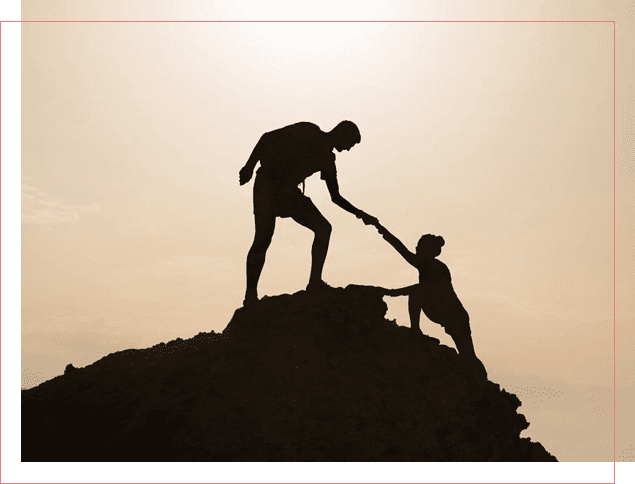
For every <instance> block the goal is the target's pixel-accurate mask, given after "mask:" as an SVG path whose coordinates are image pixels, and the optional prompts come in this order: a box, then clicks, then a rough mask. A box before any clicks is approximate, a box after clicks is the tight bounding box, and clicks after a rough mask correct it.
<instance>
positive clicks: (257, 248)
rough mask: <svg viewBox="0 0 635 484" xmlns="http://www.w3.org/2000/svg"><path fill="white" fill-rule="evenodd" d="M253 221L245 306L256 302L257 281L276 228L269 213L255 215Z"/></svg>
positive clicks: (248, 255)
mask: <svg viewBox="0 0 635 484" xmlns="http://www.w3.org/2000/svg"><path fill="white" fill-rule="evenodd" d="M254 220H255V225H256V233H255V235H254V242H253V243H252V244H251V248H250V249H249V253H248V254H247V291H246V292H245V301H244V303H243V304H244V305H245V306H246V305H247V304H250V303H253V302H255V301H257V300H258V281H259V280H260V274H261V273H262V268H263V267H264V265H265V257H266V255H267V249H268V248H269V245H271V239H272V237H273V231H274V229H275V228H276V217H275V215H273V214H271V213H256V214H255V215H254Z"/></svg>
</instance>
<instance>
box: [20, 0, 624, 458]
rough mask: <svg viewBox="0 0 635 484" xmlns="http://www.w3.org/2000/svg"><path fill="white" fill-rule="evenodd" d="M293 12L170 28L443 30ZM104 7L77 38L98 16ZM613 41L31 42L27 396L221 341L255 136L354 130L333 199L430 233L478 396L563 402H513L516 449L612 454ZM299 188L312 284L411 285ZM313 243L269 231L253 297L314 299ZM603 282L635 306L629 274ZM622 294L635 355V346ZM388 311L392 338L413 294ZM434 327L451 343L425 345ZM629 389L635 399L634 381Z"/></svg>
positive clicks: (45, 33)
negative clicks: (482, 376)
mask: <svg viewBox="0 0 635 484" xmlns="http://www.w3.org/2000/svg"><path fill="white" fill-rule="evenodd" d="M85 3H86V4H92V2H85ZM282 3H283V4H284V5H283V7H282V8H280V9H278V10H271V11H268V10H267V9H265V7H264V6H263V5H265V4H264V3H253V2H240V1H236V2H233V3H227V4H225V5H224V6H223V7H222V8H221V7H218V6H208V7H206V6H205V4H203V3H202V2H201V3H196V4H195V3H194V2H192V4H187V3H183V4H182V6H181V10H180V12H176V14H178V15H181V18H184V17H188V18H199V19H200V18H223V15H225V16H226V17H225V18H237V19H248V20H256V19H258V20H268V19H276V20H298V19H302V18H305V19H306V18H313V19H316V18H317V19H320V20H331V19H333V17H330V18H329V17H328V16H325V17H323V15H321V14H320V13H321V12H324V11H326V12H331V11H333V9H335V8H336V7H337V8H342V9H343V10H341V11H340V16H339V17H338V18H340V19H360V18H363V19H369V20H372V19H376V18H394V17H395V16H397V17H399V14H400V12H405V15H414V16H416V17H418V18H422V17H423V18H431V17H435V18H438V17H443V16H445V18H457V17H456V16H453V15H452V14H453V12H452V11H451V9H448V8H445V9H441V7H439V8H436V9H435V8H432V7H429V8H428V10H426V11H425V12H424V11H423V10H421V11H416V9H415V7H412V6H407V5H406V4H405V3H400V2H382V1H379V0H377V1H372V2H365V3H364V6H363V8H362V9H361V10H354V9H349V7H346V6H344V5H339V4H340V3H341V2H327V3H329V5H326V8H327V9H326V10H321V9H318V7H317V6H314V7H312V10H300V9H299V8H298V7H297V6H295V4H296V2H282ZM25 4H26V5H25V6H23V18H26V17H27V16H29V15H30V16H31V17H32V18H35V17H38V16H39V17H38V18H45V14H44V13H43V12H46V7H44V6H42V5H41V4H40V3H39V2H25ZM561 4H562V5H561V8H562V9H565V10H566V9H568V10H566V11H565V12H564V13H562V12H560V11H559V13H558V14H557V15H563V16H564V17H570V16H571V14H572V12H574V10H573V7H572V3H571V2H561ZM95 5H96V4H95ZM267 5H268V4H267ZM501 5H502V3H501ZM93 8H94V9H97V10H93V11H92V12H93V17H91V18H96V17H94V15H102V17H105V18H111V17H109V16H108V15H107V14H106V13H105V10H100V7H95V6H93ZM103 8H105V7H103ZM126 8H128V7H125V6H123V5H119V4H117V7H113V10H112V12H113V14H112V15H113V16H114V17H116V16H117V15H118V14H117V12H120V13H121V12H123V14H124V15H125V13H126V10H125V9H126ZM148 8H149V7H148ZM267 8H268V7H267ZM422 8H423V7H422ZM490 8H494V7H491V6H490ZM500 8H501V9H503V7H502V6H501V7H500ZM545 8H546V7H545ZM117 9H119V10H117ZM165 9H166V10H165V12H166V13H162V11H161V8H159V7H157V10H156V17H157V18H158V19H161V18H168V17H166V16H167V15H169V13H170V12H169V10H168V9H167V7H165ZM328 9H331V10H328ZM347 9H348V10H347ZM73 12H74V13H73V15H77V16H82V15H86V14H87V13H86V12H90V8H89V7H88V6H85V5H80V4H78V5H75V10H73ZM567 12H568V14H569V15H567ZM27 13H28V15H27ZM145 13H146V14H147V12H145ZM514 13H516V14H518V13H519V10H516V11H511V15H513V14H514ZM547 13H548V12H547ZM172 14H175V12H172ZM47 15H53V16H55V15H54V13H48V14H47ZM69 15H70V14H69ZM139 15H140V16H141V17H143V15H144V12H141V13H139ZM178 15H177V16H178ZM325 15H326V14H325ZM501 15H502V14H501ZM603 15H604V16H603V17H602V18H605V17H606V15H607V14H606V13H604V14H603ZM193 16H194V17H193ZM196 16H198V17H196ZM46 18H48V17H46ZM459 18H460V16H459ZM509 18H512V17H509ZM551 18H552V17H551ZM612 29H613V26H612V24H609V23H607V24H604V23H596V24H591V23H584V24H574V23H426V24H414V23H337V24H334V23H313V24H307V23H275V24H272V23H134V24H126V23H106V24H90V23H89V24H80V23H78V24H54V23H51V24H23V25H22V170H21V177H22V180H21V182H22V259H21V260H22V385H23V386H25V387H29V386H32V385H34V384H37V383H39V382H41V381H43V380H45V379H49V378H51V377H53V376H55V375H58V374H60V373H62V371H63V368H64V366H65V365H66V364H68V363H73V364H74V365H75V366H84V365H87V364H90V363H92V362H93V361H95V360H97V359H99V358H100V357H102V356H104V355H105V354H108V353H110V352H113V351H119V350H123V349H127V348H142V347H146V346H150V345H153V344H156V343H158V342H161V341H167V340H170V339H174V338H176V337H182V338H188V337H191V336H194V335H195V334H197V333H198V332H200V331H210V330H215V331H221V330H222V329H223V328H224V327H225V325H226V324H227V322H228V321H229V319H230V318H231V316H232V314H233V311H234V310H235V309H236V308H238V307H240V305H241V303H242V298H243V296H244V289H245V288H244V284H245V281H244V277H245V276H244V272H245V257H246V254H247V251H248V249H249V246H250V244H251V241H252V237H253V215H252V205H251V204H252V198H251V196H252V193H251V191H252V186H253V182H252V183H250V184H249V185H247V186H244V187H241V186H239V184H238V170H239V169H240V168H241V167H242V166H243V164H244V163H245V161H246V160H247V158H248V156H249V154H250V153H251V150H252V149H253V146H254V145H255V143H256V142H257V140H258V138H259V137H260V135H262V134H263V133H264V132H266V131H270V130H273V129H276V128H279V127H282V126H285V125H288V124H292V123H295V122H298V121H311V122H313V123H316V124H317V125H319V126H320V127H321V128H322V129H323V130H324V131H328V130H330V129H332V128H333V127H334V126H335V125H336V124H337V123H338V122H339V121H341V120H343V119H350V120H352V121H354V122H355V123H356V124H357V125H358V126H359V128H360V131H361V137H362V141H361V143H360V144H359V145H357V146H355V147H354V148H353V149H352V150H351V151H350V152H348V153H347V152H344V153H341V154H338V155H337V161H336V164H337V167H338V177H339V183H340V189H341V193H342V195H343V196H344V197H345V198H346V199H348V200H349V201H350V202H351V203H353V204H354V205H355V206H357V207H359V208H361V209H362V210H364V211H366V212H368V213H370V214H372V215H374V216H376V217H377V218H378V219H379V220H380V222H382V223H383V224H385V225H386V226H387V227H388V228H389V229H390V230H391V231H392V232H393V233H394V234H395V235H397V236H398V237H400V238H401V239H402V240H403V242H404V243H405V244H406V245H407V246H409V247H410V248H414V245H415V243H416V241H417V239H418V237H419V236H421V235H422V234H424V233H434V234H439V235H442V236H443V237H444V238H445V240H446V244H445V247H444V249H443V252H442V254H441V255H440V256H439V258H440V259H441V260H443V261H444V262H445V263H446V264H447V265H448V267H449V268H450V270H451V272H452V275H453V284H454V287H455V290H456V292H457V294H458V295H459V297H460V299H461V300H462V302H463V304H464V306H465V307H466V308H467V310H468V312H469V313H470V319H471V325H472V332H473V337H474V342H475V346H476V351H477V353H478V354H479V356H480V357H481V359H482V360H483V362H484V363H485V365H486V366H487V368H488V370H489V373H490V379H492V380H493V381H496V382H499V383H501V384H504V383H505V384H508V385H514V386H516V387H519V388H520V387H528V386H532V385H534V386H535V385H542V386H543V387H545V388H557V389H563V388H564V389H565V390H567V391H569V393H568V395H569V398H570V400H568V402H570V403H571V402H573V403H571V405H561V404H558V405H561V406H558V405H556V407H544V406H542V407H541V406H539V405H537V406H536V407H535V408H534V409H533V412H534V413H533V414H531V412H532V407H530V406H529V405H528V406H527V413H526V415H527V416H528V419H529V420H530V421H531V422H532V431H533V432H534V433H530V435H532V437H534V438H536V439H537V440H540V441H541V442H543V444H544V445H545V447H547V449H548V450H550V451H551V452H554V453H555V454H556V455H557V456H558V457H559V458H561V459H562V460H576V458H578V459H581V460H585V459H591V460H612V455H613V449H612V445H610V446H609V445H608V444H606V443H605V442H604V440H605V439H606V438H608V437H611V442H612V433H611V432H612V419H610V420H609V419H603V420H602V419H601V418H600V417H595V416H594V415H595V414H594V411H595V410H596V409H595V407H592V406H591V404H587V400H588V399H587V397H588V396H589V395H590V394H589V395H587V393H588V392H590V391H591V390H590V389H591V388H592V387H593V386H594V385H595V386H600V385H603V386H612V385H613V359H612V354H613V331H612V327H613V30H612ZM306 193H307V195H308V196H309V197H311V199H312V200H314V202H315V204H316V205H317V206H318V208H319V209H320V210H321V211H322V213H323V214H324V215H325V216H326V218H327V219H328V220H329V221H330V222H331V223H332V225H333V235H332V238H331V246H330V250H329V254H328V257H327V261H326V265H325V270H324V279H325V280H326V282H328V283H329V284H331V285H334V286H346V285H347V284H350V283H355V284H373V285H381V286H384V287H399V286H402V285H409V284H412V283H414V282H416V277H417V274H416V271H415V270H414V269H412V268H411V267H410V266H408V265H407V263H405V261H403V260H402V259H401V258H400V256H399V255H398V254H396V253H395V252H394V250H393V249H392V248H391V247H390V246H389V245H388V244H387V243H386V242H385V241H384V240H383V239H382V238H381V237H380V236H379V235H378V234H377V232H376V231H375V230H374V229H373V228H371V227H366V226H364V225H363V223H361V222H360V221H359V220H357V219H356V218H355V217H353V216H352V215H350V214H348V213H346V212H345V211H343V210H341V209H340V208H338V207H337V206H335V205H333V204H332V203H331V201H330V199H329V197H328V193H327V191H326V187H325V185H324V183H323V182H322V181H321V180H320V179H319V176H314V177H312V178H309V179H308V180H307V184H306ZM624 207H625V208H621V209H624V210H627V213H628V214H632V211H633V207H632V202H627V203H626V205H624ZM629 207H630V208H629ZM622 220H624V219H622ZM623 223H624V225H623V228H622V229H621V230H622V231H623V232H624V233H625V235H621V236H622V237H624V238H623V239H620V240H621V241H623V242H622V244H621V246H620V247H619V250H621V251H625V248H624V245H625V244H628V243H631V247H632V232H633V225H632V219H627V221H626V222H623ZM628 234H630V235H628ZM311 239H312V236H311V233H310V232H308V231H307V230H306V229H305V228H303V227H300V226H298V225H296V224H294V223H293V222H292V221H291V220H290V219H284V220H280V219H279V221H278V224H277V228H276V234H275V235H274V240H273V243H272V246H271V248H270V250H269V253H268V258H267V262H266V265H265V269H264V271H263V275H262V278H261V282H260V291H259V292H260V294H261V295H275V294H280V293H292V292H296V291H299V290H301V289H303V288H304V287H305V286H306V283H307V281H308V275H309V267H310V245H311ZM622 253H623V254H625V252H622ZM625 260H626V259H622V261H625ZM623 263H627V262H623ZM627 277H630V279H628V278H627ZM618 282H619V283H621V284H622V287H625V286H626V287H633V286H632V276H627V275H626V274H625V273H624V272H619V273H618ZM626 294H628V291H625V292H624V293H622V294H621V296H620V294H618V296H620V297H621V299H620V306H619V315H620V317H621V318H623V322H624V326H623V327H621V328H622V329H621V335H620V344H622V345H624V347H625V348H626V347H630V346H632V343H633V341H635V332H634V330H633V329H632V324H631V323H632V322H633V319H634V318H633V315H634V314H635V304H634V303H633V301H632V298H626V297H624V296H625V295H626ZM387 302H388V303H389V315H388V317H390V318H394V319H396V320H397V321H398V322H399V323H400V324H403V325H407V324H408V319H407V311H406V303H405V300H404V299H403V298H398V299H387ZM423 329H424V331H427V332H428V333H429V334H432V335H434V336H435V337H437V338H439V339H441V341H442V342H443V343H444V344H448V345H452V342H451V340H450V339H449V338H448V337H447V336H445V334H444V333H443V331H442V329H441V328H440V327H438V326H435V325H433V324H432V323H428V324H427V325H425V324H424V326H423ZM631 359H632V357H631ZM629 361H630V360H629ZM621 376H622V379H623V380H624V382H625V383H624V385H626V383H629V384H630V383H632V382H633V370H632V366H631V368H630V369H629V370H628V371H626V372H625V373H624V374H622V375H621ZM628 405H630V407H629V408H631V409H632V405H633V402H632V400H630V401H629V402H628ZM521 411H522V410H521ZM567 419H569V420H567ZM570 420H572V421H573V423H571V421H570ZM629 425H631V426H632V422H629ZM609 431H610V432H609ZM584 438H587V441H585V442H584V444H583V445H582V444H580V439H584ZM629 445H632V441H630V444H629Z"/></svg>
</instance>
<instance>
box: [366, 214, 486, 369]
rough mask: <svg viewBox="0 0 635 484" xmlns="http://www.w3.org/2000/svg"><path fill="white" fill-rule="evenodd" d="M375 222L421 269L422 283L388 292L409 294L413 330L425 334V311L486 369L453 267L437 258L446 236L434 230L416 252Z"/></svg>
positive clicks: (466, 352)
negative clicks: (454, 284) (421, 323)
mask: <svg viewBox="0 0 635 484" xmlns="http://www.w3.org/2000/svg"><path fill="white" fill-rule="evenodd" d="M375 226H376V227H377V230H378V231H379V233H380V234H382V236H383V237H384V239H385V240H386V241H387V242H388V243H390V245H392V246H393V247H394V248H395V249H396V250H397V252H399V254H401V256H402V257H403V258H404V259H406V261H407V262H408V263H409V264H410V265H412V266H413V267H415V268H416V269H417V270H418V271H419V284H414V285H412V286H407V287H403V288H401V289H393V290H389V291H388V292H387V294H388V295H389V296H405V295H407V296H408V313H409V314H410V327H411V328H412V331H413V332H415V334H417V335H420V334H421V328H420V327H419V318H420V316H421V311H423V313H424V314H425V315H426V316H427V317H428V319H430V321H432V322H434V323H437V324H439V325H441V326H442V327H443V328H444V329H445V332H446V333H447V334H449V335H450V336H451V337H452V339H453V340H454V344H455V345H456V349H457V350H458V352H459V355H460V356H462V357H467V358H468V359H469V360H472V361H474V362H475V363H476V366H478V367H479V368H478V369H479V370H481V367H482V372H485V367H484V366H483V364H482V363H481V362H480V360H479V359H478V358H477V357H476V353H475V352H474V344H473V342H472V331H471V330H470V318H469V315H468V314H467V311H466V310H465V308H464V307H463V305H462V304H461V301H459V298H458V297H457V295H456V293H455V292H454V288H453V287H452V278H451V276H450V270H449V269H448V266H446V265H445V264H444V263H443V262H441V261H440V260H438V259H437V258H436V257H437V256H438V255H439V254H440V253H441V247H443V245H444V244H445V241H444V240H443V237H441V236H438V235H432V234H426V235H423V236H422V237H421V238H420V239H419V242H418V243H417V248H416V252H415V253H414V254H413V253H412V252H410V251H409V250H408V249H407V248H406V246H405V245H404V244H403V243H402V242H401V241H400V240H399V239H398V238H397V237H395V236H394V235H393V234H391V233H390V232H389V231H388V230H387V229H386V228H385V227H384V226H383V225H381V224H380V223H379V222H378V223H377V224H376V225H375ZM485 374H486V373H485Z"/></svg>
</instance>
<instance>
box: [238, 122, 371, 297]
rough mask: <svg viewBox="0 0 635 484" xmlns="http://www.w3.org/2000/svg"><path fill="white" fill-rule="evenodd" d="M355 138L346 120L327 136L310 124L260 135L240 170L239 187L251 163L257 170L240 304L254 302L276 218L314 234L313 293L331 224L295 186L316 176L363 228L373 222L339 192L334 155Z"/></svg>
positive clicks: (250, 172) (319, 284)
mask: <svg viewBox="0 0 635 484" xmlns="http://www.w3.org/2000/svg"><path fill="white" fill-rule="evenodd" d="M360 140H361V136H360V133H359V129H358V128H357V126H356V125H355V124H354V123H353V122H351V121H342V122H341V123H340V124H338V125H337V126H336V127H335V128H333V130H331V131H330V132H328V133H325V132H324V131H322V130H321V129H320V128H319V127H318V126H316V125H315V124H312V123H306V122H302V123H296V124H292V125H290V126H286V127H284V128H280V129H277V130H275V131H270V132H268V133H265V134H264V135H262V137H261V138H260V140H259V141H258V143H257V144H256V146H255V148H254V150H253V152H252V153H251V156H250V157H249V159H248V160H247V163H246V164H245V166H244V167H243V168H242V169H241V170H240V184H241V185H244V184H245V183H247V182H248V181H249V180H250V179H251V177H252V175H253V171H254V168H255V166H256V163H257V162H258V161H260V168H259V169H258V171H257V174H256V181H255V182H254V218H255V224H256V233H255V235H254V242H253V244H252V246H251V249H250V250H249V254H248V255H247V290H246V293H245V301H244V305H248V304H250V303H253V302H255V301H257V300H258V290H257V288H258V280H259V279H260V274H261V272H262V268H263V266H264V263H265V256H266V253H267V249H268V248H269V245H270V244H271V238H272V236H273V232H274V229H275V225H276V217H283V218H284V217H291V218H292V219H293V220H295V221H296V222H297V223H299V224H300V225H303V226H305V227H307V228H309V229H311V230H312V231H313V232H314V233H315V238H314V240H313V247H312V249H311V258H312V261H311V275H310V277H309V283H308V285H307V290H314V289H319V288H320V287H324V286H325V285H326V284H325V283H324V281H322V269H323V267H324V261H325V259H326V253H327V251H328V246H329V239H330V236H331V224H330V223H329V222H328V220H326V218H324V216H323V215H322V214H321V213H320V211H319V210H318V209H317V208H316V206H315V205H314V204H313V202H312V201H311V199H310V198H309V197H307V196H305V195H304V193H303V192H302V191H300V189H299V185H300V183H303V182H304V180H305V179H306V178H307V177H309V176H311V175H312V174H314V173H316V172H318V171H319V172H321V178H322V180H324V181H325V182H326V186H327V188H328V191H329V194H330V195H331V200H332V201H333V203H335V204H336V205H338V206H340V207H341V208H343V209H344V210H346V211H347V212H350V213H352V214H353V215H355V216H356V217H357V218H360V219H362V220H363V221H364V223H365V224H367V225H369V224H375V223H377V219H376V218H374V217H372V216H370V215H368V214H367V213H365V212H363V211H362V210H359V209H357V208H355V207H354V206H353V205H351V204H350V203H349V202H348V201H346V200H345V199H344V198H343V197H342V196H341V195H340V192H339V186H338V183H337V172H336V169H335V153H333V149H336V150H337V151H338V152H340V151H342V150H346V151H348V150H349V149H351V148H352V147H353V146H354V145H355V144H357V143H359V142H360Z"/></svg>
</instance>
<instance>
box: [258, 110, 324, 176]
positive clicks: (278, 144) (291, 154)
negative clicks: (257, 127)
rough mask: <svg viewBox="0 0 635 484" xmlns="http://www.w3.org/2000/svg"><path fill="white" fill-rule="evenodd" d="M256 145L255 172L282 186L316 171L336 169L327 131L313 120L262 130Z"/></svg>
mask: <svg viewBox="0 0 635 484" xmlns="http://www.w3.org/2000/svg"><path fill="white" fill-rule="evenodd" d="M259 145H260V146H259V150H260V154H259V159H260V166H261V167H260V169H259V170H258V173H259V174H264V175H266V176H269V177H271V178H275V179H276V180H278V181H279V182H280V183H283V184H285V185H287V184H288V185H291V186H295V185H298V184H299V183H301V182H302V181H303V180H304V179H305V178H306V177H308V176H311V175H312V174H313V173H315V172H318V171H322V170H327V171H333V172H334V171H335V164H334V161H335V155H334V153H333V148H332V146H331V145H330V144H329V142H328V137H327V134H326V133H325V132H323V131H322V130H321V129H320V128H319V127H318V126H316V125H315V124H313V123H308V122H300V123H296V124H292V125H289V126H285V127H284V128H280V129H277V130H275V131H270V132H268V133H265V134H264V135H263V136H262V138H261V140H260V142H259Z"/></svg>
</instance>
